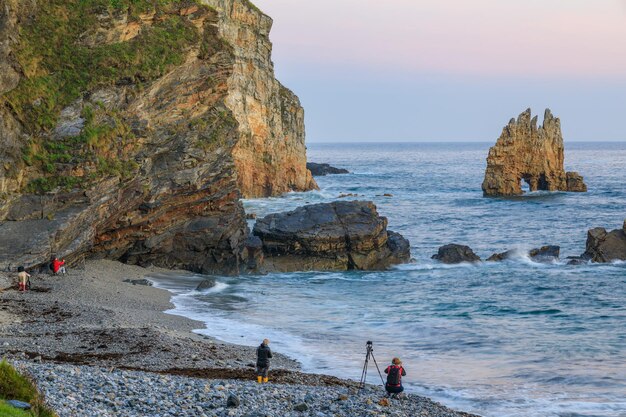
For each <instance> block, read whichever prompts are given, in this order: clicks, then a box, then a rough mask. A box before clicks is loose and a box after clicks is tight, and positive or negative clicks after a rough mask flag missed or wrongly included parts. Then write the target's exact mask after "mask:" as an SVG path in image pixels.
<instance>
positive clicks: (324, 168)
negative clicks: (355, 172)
mask: <svg viewBox="0 0 626 417" xmlns="http://www.w3.org/2000/svg"><path fill="white" fill-rule="evenodd" d="M306 167H307V169H308V170H309V171H311V174H312V175H313V176H314V177H323V176H324V175H334V174H349V173H350V171H348V170H347V169H343V168H335V167H333V166H330V165H328V164H316V163H315V162H307V164H306Z"/></svg>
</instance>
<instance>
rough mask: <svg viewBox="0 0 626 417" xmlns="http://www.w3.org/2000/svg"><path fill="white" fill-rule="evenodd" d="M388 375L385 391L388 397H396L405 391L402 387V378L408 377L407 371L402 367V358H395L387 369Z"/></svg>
mask: <svg viewBox="0 0 626 417" xmlns="http://www.w3.org/2000/svg"><path fill="white" fill-rule="evenodd" d="M385 373H386V374H387V383H386V384H385V390H387V395H393V396H394V397H395V396H397V395H399V394H400V393H402V391H404V387H403V386H402V377H403V376H406V371H405V370H404V368H403V367H402V361H401V360H400V358H393V360H392V361H391V365H389V366H388V367H387V369H385Z"/></svg>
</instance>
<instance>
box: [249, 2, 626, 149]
mask: <svg viewBox="0 0 626 417" xmlns="http://www.w3.org/2000/svg"><path fill="white" fill-rule="evenodd" d="M253 1H254V3H255V4H256V5H257V6H259V8H261V9H262V10H263V11H264V12H265V13H267V14H268V15H269V16H271V17H272V18H273V19H274V26H273V29H272V32H271V34H270V39H271V41H272V42H273V44H274V52H273V61H274V64H275V69H276V74H277V76H278V78H279V80H280V81H281V82H282V83H283V84H285V85H286V86H287V87H289V88H290V89H292V90H293V91H294V92H295V93H296V94H297V95H298V96H299V97H300V100H301V101H302V104H303V106H304V108H305V114H306V124H307V141H308V142H339V141H493V140H495V139H496V138H497V137H498V136H499V135H500V132H501V130H502V127H503V126H504V125H505V124H506V123H508V120H509V119H510V118H511V117H516V116H517V115H518V114H519V113H521V112H522V111H524V110H525V109H526V108H528V107H531V108H532V109H533V113H536V114H539V115H540V120H541V117H542V116H543V112H544V109H545V108H546V107H549V108H550V109H551V110H552V112H553V113H554V114H555V115H556V116H557V117H560V118H561V125H562V128H563V133H564V137H565V140H566V141H608V140H611V141H615V140H620V141H626V123H624V121H625V120H626V0H524V1H520V0H489V1H488V0H253Z"/></svg>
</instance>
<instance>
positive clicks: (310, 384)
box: [0, 260, 469, 416]
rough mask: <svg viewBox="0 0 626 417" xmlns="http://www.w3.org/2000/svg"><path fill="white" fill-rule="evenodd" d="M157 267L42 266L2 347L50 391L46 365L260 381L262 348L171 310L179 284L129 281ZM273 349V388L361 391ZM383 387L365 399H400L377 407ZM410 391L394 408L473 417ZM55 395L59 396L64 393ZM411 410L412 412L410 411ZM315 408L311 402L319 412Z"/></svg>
mask: <svg viewBox="0 0 626 417" xmlns="http://www.w3.org/2000/svg"><path fill="white" fill-rule="evenodd" d="M158 273H169V274H171V273H172V271H170V270H165V269H160V268H142V267H137V266H132V265H125V264H121V263H119V262H114V261H106V260H98V261H88V262H87V263H86V265H85V269H84V270H70V271H69V272H68V274H67V275H66V276H51V275H45V274H44V275H35V274H33V277H32V278H31V282H32V291H30V292H27V293H19V292H17V291H15V290H5V291H3V292H2V293H0V300H2V306H1V307H0V354H1V355H2V356H3V357H6V358H7V359H9V360H12V361H18V364H22V365H20V366H22V368H24V369H28V371H29V373H31V374H33V376H34V377H35V379H36V380H37V381H38V382H39V383H42V384H45V385H46V390H47V391H48V395H50V389H49V387H48V385H49V383H48V382H46V379H45V377H44V376H42V375H39V372H38V371H37V369H43V370H45V369H48V371H47V372H50V370H49V368H54V369H57V371H55V372H56V373H59V372H61V373H63V371H61V370H63V369H74V368H72V367H79V368H81V367H88V368H93V369H94V372H95V370H97V369H109V370H111V372H113V371H115V372H122V373H123V372H131V373H137V372H139V373H142V372H143V373H145V372H147V373H150V374H152V375H154V376H155V377H156V376H158V375H161V376H167V378H174V379H176V378H189V379H190V380H196V379H197V378H200V379H201V380H204V381H207V380H208V381H214V380H230V381H231V383H232V384H234V385H235V386H238V385H242V387H244V388H245V389H249V388H250V387H249V386H248V385H249V384H250V383H251V381H253V380H254V379H255V377H254V375H255V374H254V372H255V369H254V362H255V348H254V347H248V346H242V345H236V344H231V343H226V342H222V341H219V340H218V339H216V338H213V337H208V336H205V335H200V334H197V333H195V332H194V331H193V330H197V329H199V328H205V327H206V326H205V323H203V322H200V321H195V320H192V319H189V318H186V317H183V316H179V315H174V314H169V313H165V311H166V310H171V309H173V308H174V307H175V306H174V305H173V304H172V302H171V297H172V293H171V292H170V291H168V290H166V289H161V288H156V287H152V286H148V285H133V284H132V283H130V282H124V280H141V279H146V278H148V279H149V275H151V274H152V275H154V274H158ZM10 278H11V277H10V276H9V275H8V274H7V273H5V272H1V273H0V286H2V287H3V288H6V286H7V285H6V284H7V280H8V279H10ZM274 356H275V357H274V359H273V361H272V367H271V370H270V382H271V384H270V387H274V388H276V387H279V386H282V387H283V388H285V387H290V386H298V387H301V388H300V390H302V389H303V388H302V387H304V390H305V391H306V390H309V389H311V390H314V391H315V390H319V387H325V389H327V390H331V391H333V392H334V391H338V392H339V391H341V392H345V394H338V393H335V394H337V395H349V396H350V397H352V396H355V397H358V396H359V395H361V394H359V393H356V392H355V387H356V386H357V385H358V383H357V382H355V381H350V380H343V379H340V378H336V377H333V376H329V375H323V374H309V373H304V372H302V371H301V368H300V365H299V363H298V362H297V361H296V360H294V359H292V358H288V357H287V356H285V355H281V354H280V353H276V354H275V355H274ZM24 363H26V365H24ZM83 372H84V371H83ZM45 373H46V372H44V374H45ZM147 378H152V377H147ZM315 387H317V388H315ZM285 389H287V390H289V389H290V388H285ZM368 389H371V390H376V388H374V387H370V388H368ZM366 391H367V392H369V391H368V390H366ZM52 392H53V391H52ZM261 394H262V393H261ZM376 394H377V395H376V396H375V397H376V398H373V397H372V399H371V404H367V403H366V402H364V403H363V407H374V409H375V408H376V407H378V408H380V409H381V410H382V411H385V412H388V411H389V410H390V409H391V407H383V406H379V405H377V401H378V399H379V397H382V389H380V387H378V389H377V391H376ZM363 395H370V396H372V395H374V394H373V392H369V393H363ZM53 396H54V395H53ZM407 398H408V400H407V401H401V402H399V404H398V405H397V406H396V407H395V409H396V410H397V411H398V412H399V413H400V414H393V415H412V414H410V413H411V412H414V411H409V409H412V408H411V407H422V406H424V405H425V404H427V405H428V408H429V409H432V410H435V411H433V412H432V413H430V414H424V415H425V416H468V415H469V414H466V413H461V412H455V411H452V410H450V409H448V408H446V407H444V406H442V405H439V404H437V403H434V402H433V401H431V400H429V399H426V398H424V397H420V396H417V395H413V394H409V395H407ZM374 400H375V401H374ZM51 403H52V404H56V403H55V399H51ZM77 404H80V401H77ZM346 404H347V403H346ZM353 406H354V405H352V406H351V407H353ZM356 406H358V404H357V405H356ZM267 407H270V405H268V406H267ZM320 407H321V405H320ZM381 407H382V408H381ZM270 408H271V407H270ZM405 408H406V413H409V414H406V413H405V414H403V412H404V411H402V410H403V409H405ZM313 409H314V407H313V405H311V407H310V410H313ZM318 411H319V410H318ZM320 412H322V413H323V411H320ZM352 412H354V411H352ZM363 412H365V411H363ZM62 415H63V414H62ZM68 415H71V414H68ZM101 415H109V414H106V413H105V414H101ZM110 415H115V414H110ZM138 415H142V414H138ZM146 415H148V414H146ZM183 415H185V414H183ZM189 415H194V414H189ZM210 415H219V414H210ZM229 415H230V414H229ZM232 415H239V414H232ZM298 415H303V414H302V413H301V412H300V414H298ZM311 415H316V414H311ZM339 415H353V414H341V412H340V410H339Z"/></svg>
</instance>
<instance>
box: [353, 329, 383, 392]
mask: <svg viewBox="0 0 626 417" xmlns="http://www.w3.org/2000/svg"><path fill="white" fill-rule="evenodd" d="M370 358H372V360H373V361H374V365H376V370H378V375H380V381H381V382H382V383H383V385H385V381H384V380H383V374H381V373H380V368H379V367H378V362H376V358H375V357H374V343H373V342H372V341H371V340H368V341H367V343H365V363H364V364H363V372H362V373H361V381H360V382H359V389H363V388H365V381H366V380H367V365H368V364H369V360H370Z"/></svg>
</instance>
